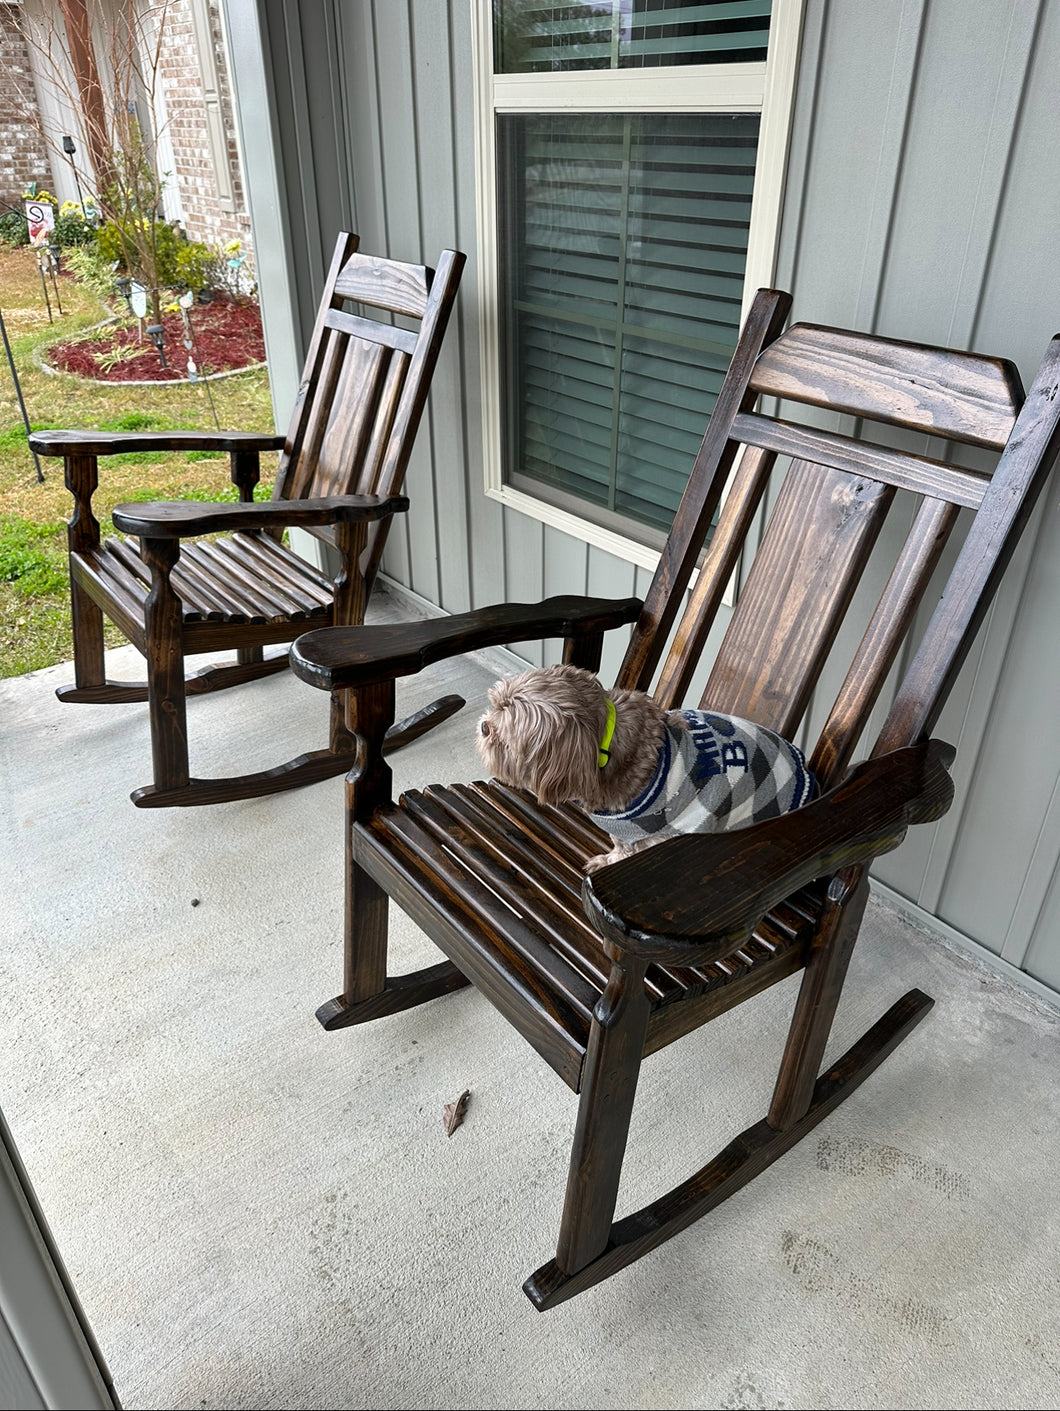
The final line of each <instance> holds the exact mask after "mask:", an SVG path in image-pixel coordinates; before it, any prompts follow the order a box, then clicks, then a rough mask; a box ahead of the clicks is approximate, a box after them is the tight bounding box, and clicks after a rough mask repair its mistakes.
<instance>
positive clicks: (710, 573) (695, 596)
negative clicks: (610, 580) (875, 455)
mask: <svg viewBox="0 0 1060 1411" xmlns="http://www.w3.org/2000/svg"><path fill="white" fill-rule="evenodd" d="M775 461H776V455H775V453H774V452H772V451H766V450H761V449H759V448H758V447H756V446H749V447H748V448H747V450H746V451H745V452H744V454H743V457H742V458H741V461H740V464H739V467H738V469H737V471H736V473H735V475H734V476H733V481H732V488H731V489H730V491H729V494H728V496H727V498H726V500H725V504H724V506H723V508H722V511H721V514H720V515H719V516H718V524H717V528H716V529H715V530H714V533H713V534H712V535H711V539H710V544H709V545H708V547H707V552H706V556H705V557H704V560H703V565H702V567H701V569H700V572H699V578H698V580H697V581H696V586H695V588H694V589H693V590H692V593H691V595H690V597H689V601H688V606H687V608H686V609H685V611H684V613H683V614H682V616H681V621H680V623H679V624H678V628H677V631H676V632H675V634H674V637H673V640H672V642H671V643H670V650H669V651H668V652H667V654H666V660H665V661H664V662H663V667H662V671H661V672H660V674H659V680H658V682H657V683H656V686H655V689H654V690H653V691H652V695H653V696H654V697H655V699H656V700H657V701H658V702H659V704H660V705H661V706H662V708H663V710H672V709H673V708H674V707H675V706H678V705H680V704H681V702H682V701H683V700H684V699H685V695H686V694H687V691H688V687H689V682H690V681H691V679H692V676H693V674H694V672H695V670H696V665H697V663H698V661H699V658H700V656H701V654H702V652H703V648H704V646H705V645H706V641H707V634H708V633H709V632H710V629H711V627H712V626H713V623H714V619H715V617H716V616H717V612H718V608H719V607H720V606H721V602H722V598H723V596H724V594H725V591H726V588H727V587H728V585H729V580H730V579H731V578H732V575H733V573H734V571H735V569H736V567H737V564H738V563H739V559H740V553H741V551H742V549H743V544H744V539H745V538H746V536H747V531H748V530H749V529H750V527H751V522H752V520H753V519H754V516H755V514H756V513H757V511H758V506H759V504H760V503H761V500H762V495H763V493H764V491H765V488H766V486H767V485H768V484H769V476H770V473H771V471H772V469H773V465H774V463H775Z"/></svg>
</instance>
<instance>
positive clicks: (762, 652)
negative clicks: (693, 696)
mask: <svg viewBox="0 0 1060 1411" xmlns="http://www.w3.org/2000/svg"><path fill="white" fill-rule="evenodd" d="M893 497H894V491H893V490H892V489H891V488H890V487H889V486H886V485H879V484H877V482H876V481H874V480H868V479H861V478H858V479H855V478H853V477H851V476H849V475H845V474H843V473H842V472H841V471H834V470H822V469H821V468H820V467H818V466H813V465H809V464H807V463H806V462H803V461H795V462H793V463H792V466H791V469H790V470H789V471H788V474H787V478H786V479H785V481H784V486H783V488H782V490H781V492H780V494H779V496H778V497H777V502H776V505H775V507H774V509H773V513H772V515H771V516H770V521H769V526H768V528H767V529H766V532H765V534H764V535H763V538H762V542H761V544H760V546H759V548H758V551H757V553H756V554H755V557H754V563H753V564H752V566H751V569H750V572H749V573H748V574H747V577H746V580H745V582H744V585H743V589H742V591H741V593H740V597H739V601H738V602H737V604H736V609H735V611H734V613H733V615H732V619H731V621H730V623H729V628H728V631H727V632H726V634H725V638H724V640H723V642H722V644H721V647H720V648H719V650H718V654H717V656H716V657H715V659H714V665H713V667H712V668H711V672H710V676H709V677H708V678H707V684H706V686H705V688H704V690H703V695H702V697H701V700H700V705H701V706H702V707H703V709H705V710H721V711H727V712H728V713H729V714H730V715H737V716H740V717H742V718H746V719H748V720H754V721H756V722H757V723H758V724H759V725H765V726H767V727H768V728H769V729H770V730H775V731H776V732H777V734H778V735H783V736H784V737H785V738H787V737H789V736H791V735H792V734H794V732H795V729H796V727H797V726H798V723H799V721H800V720H801V719H802V716H803V714H804V712H805V710H806V706H807V704H808V702H809V699H810V695H811V693H812V691H813V688H814V686H815V685H816V683H817V680H818V677H819V676H820V673H821V670H822V668H823V666H824V663H825V661H826V660H827V658H828V653H829V651H830V650H831V647H832V643H833V642H834V641H835V637H836V633H837V632H838V631H839V627H840V624H841V623H842V621H843V619H844V617H845V615H846V611H847V608H848V607H849V605H850V602H851V599H852V598H853V595H854V590H855V588H856V587H857V583H858V580H859V578H860V575H861V573H862V571H863V570H864V567H865V564H866V563H867V562H868V558H869V554H870V553H871V552H872V548H873V545H874V544H875V542H876V539H877V537H878V535H879V532H880V530H881V528H882V527H883V522H884V518H885V516H886V514H887V511H888V509H889V508H890V505H891V501H892V499H893Z"/></svg>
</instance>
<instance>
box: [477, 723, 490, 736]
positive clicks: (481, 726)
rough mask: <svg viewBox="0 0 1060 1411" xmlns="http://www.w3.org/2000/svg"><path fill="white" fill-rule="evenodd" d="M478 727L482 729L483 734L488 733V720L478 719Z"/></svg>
mask: <svg viewBox="0 0 1060 1411" xmlns="http://www.w3.org/2000/svg"><path fill="white" fill-rule="evenodd" d="M478 728H479V729H480V730H481V731H482V733H483V735H488V734H489V732H490V723H489V721H488V720H480V721H479V727H478Z"/></svg>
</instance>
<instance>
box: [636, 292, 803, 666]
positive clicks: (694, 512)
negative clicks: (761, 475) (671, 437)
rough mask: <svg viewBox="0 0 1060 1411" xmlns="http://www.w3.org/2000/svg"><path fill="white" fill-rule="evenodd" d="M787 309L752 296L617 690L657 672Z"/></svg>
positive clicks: (766, 295) (787, 304)
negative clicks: (759, 363)
mask: <svg viewBox="0 0 1060 1411" xmlns="http://www.w3.org/2000/svg"><path fill="white" fill-rule="evenodd" d="M790 309H791V296H790V294H785V293H783V292H782V291H781V290H779V289H760V290H759V291H758V293H757V295H756V296H755V300H754V303H753V304H752V305H751V310H750V312H749V313H748V315H747V321H746V323H745V324H744V329H743V333H742V334H741V336H740V341H739V343H738V344H737V346H736V351H735V353H734V354H733V358H732V362H731V363H730V364H729V370H728V372H727V373H726V374H725V380H724V382H723V383H722V385H721V391H720V392H719V393H718V400H717V402H716V404H715V407H714V411H713V413H712V415H711V418H710V422H709V423H708V425H707V430H706V433H705V435H704V437H703V443H702V445H701V446H700V448H699V452H698V454H697V455H696V459H695V463H694V465H693V466H692V473H691V475H690V476H689V478H688V485H687V487H686V489H685V493H684V494H683V495H682V497H681V503H680V504H679V505H678V507H677V513H676V514H675V515H674V522H673V526H672V528H671V530H670V534H669V536H668V538H667V540H666V544H665V546H664V548H663V552H662V557H661V558H660V560H659V566H658V568H657V569H656V571H655V576H654V578H653V579H652V583H651V587H650V588H649V589H648V594H647V597H646V598H645V600H644V608H643V611H642V612H641V615H640V617H639V619H638V620H637V623H636V625H635V626H634V628H633V634H632V636H631V638H630V643H629V647H628V648H627V650H626V654H625V657H624V658H623V661H622V666H621V668H620V669H619V675H618V683H617V684H618V685H619V686H623V687H625V688H627V689H637V690H647V689H648V686H649V684H650V682H651V679H652V677H653V676H654V674H655V669H656V667H657V666H658V665H659V661H660V658H661V657H662V653H663V649H664V647H665V644H666V640H667V637H668V636H669V634H670V629H671V627H672V626H673V624H674V621H675V620H676V617H677V614H678V610H679V608H680V605H681V600H682V598H683V596H684V593H685V589H686V588H687V587H688V584H689V582H690V580H691V577H692V573H693V570H694V569H695V567H696V562H697V560H698V558H699V555H700V553H701V552H702V549H703V543H704V540H705V539H706V536H707V534H708V533H709V531H710V526H711V523H712V521H713V519H714V516H715V514H716V513H717V511H718V506H719V505H720V503H721V498H722V494H723V492H724V489H725V481H726V479H727V477H728V475H729V472H730V470H731V469H732V466H733V462H734V461H735V459H736V453H737V451H738V450H739V447H738V445H737V443H736V442H735V441H733V440H732V439H731V430H732V420H733V417H735V416H736V414H737V413H738V412H740V411H749V410H750V409H751V407H752V406H753V404H754V401H755V395H754V393H753V392H751V391H750V389H749V384H750V380H751V374H752V372H753V371H754V363H755V359H756V358H757V357H758V355H759V353H760V352H761V351H762V349H763V348H764V347H766V346H767V345H768V344H769V343H771V342H772V341H773V339H775V338H776V337H777V336H778V334H779V333H780V330H781V329H782V328H783V327H784V320H785V319H786V318H787V316H788V312H789V310H790Z"/></svg>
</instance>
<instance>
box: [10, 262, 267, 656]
mask: <svg viewBox="0 0 1060 1411" xmlns="http://www.w3.org/2000/svg"><path fill="white" fill-rule="evenodd" d="M59 290H60V296H61V299H62V306H63V314H62V317H59V315H58V314H57V313H56V314H55V321H54V323H49V322H48V313H47V310H46V308H45V303H44V295H43V293H42V291H41V283H40V275H39V273H38V271H37V262H36V256H35V255H34V254H33V253H32V252H31V251H30V250H28V249H25V248H23V249H16V250H10V249H7V248H5V247H3V246H0V311H2V313H3V316H4V323H5V326H6V328H7V334H8V338H9V339H10V341H11V346H12V352H13V354H14V358H15V366H16V368H17V370H18V376H19V381H20V383H21V384H22V395H23V397H24V399H25V403H26V410H27V412H28V414H29V419H30V425H31V426H32V427H33V429H34V430H35V431H40V430H45V429H48V428H60V429H64V428H65V429H72V430H79V431H80V430H87V429H89V428H92V429H98V430H102V431H136V430H147V431H166V430H173V429H181V430H188V431H199V430H201V431H209V430H212V429H213V427H214V424H215V423H214V418H213V412H212V410H211V405H210V400H209V398H210V396H211V395H212V398H213V403H214V406H215V407H216V411H217V417H218V420H219V421H220V423H221V426H222V427H223V428H224V429H225V430H232V431H272V430H273V417H272V404H271V402H270V400H269V382H268V374H267V372H266V371H265V369H264V368H262V369H259V370H257V371H253V372H246V373H241V374H239V375H237V376H235V377H229V378H223V379H221V380H220V381H218V382H211V383H210V384H209V393H208V392H207V388H206V386H205V385H204V384H201V383H200V384H198V385H192V384H189V383H178V384H176V385H173V384H168V385H167V384H164V383H157V384H152V385H149V386H126V387H123V386H121V385H120V384H116V383H110V384H108V383H103V382H92V381H87V380H84V379H81V378H74V377H69V376H67V375H65V374H62V375H57V376H55V375H49V374H48V373H46V372H45V371H44V370H43V368H42V366H41V360H42V355H43V356H45V357H46V353H47V348H48V346H49V344H51V343H53V342H58V341H61V340H62V339H65V338H69V337H70V336H71V335H72V334H74V333H77V332H79V331H81V330H83V329H86V328H89V327H91V326H92V325H93V324H96V323H98V322H99V321H100V319H101V318H103V317H104V316H105V311H104V310H102V309H101V308H100V306H99V303H98V302H97V300H96V298H95V296H94V295H92V294H91V293H89V292H88V290H86V289H85V288H84V287H83V286H81V285H78V284H76V283H75V282H74V281H73V280H71V279H65V278H63V279H60V282H59ZM52 302H53V306H54V295H53V296H52ZM53 312H54V308H53ZM41 468H42V470H43V471H44V476H45V480H44V484H43V485H41V484H39V483H38V482H37V474H36V468H35V466H34V463H33V456H32V454H31V453H30V450H29V446H28V445H27V443H26V432H25V428H24V426H23V422H22V415H21V412H20V411H19V406H18V401H17V398H16V396H15V389H14V385H13V383H12V380H11V374H10V370H9V368H8V366H7V360H6V358H3V357H2V356H0V676H18V675H21V674H22V673H23V672H25V671H35V670H37V669H38V668H40V667H43V666H51V665H53V664H54V663H55V662H60V661H68V660H70V659H71V658H72V657H73V643H72V640H71V635H70V603H69V590H68V587H67V572H66V524H65V522H66V520H67V519H68V518H69V515H70V506H71V501H70V495H69V493H68V491H67V490H66V487H65V486H64V484H63V463H62V460H61V459H51V458H44V457H42V458H41ZM273 471H274V465H273V463H272V458H271V457H268V456H266V457H263V458H262V480H263V482H264V483H263V485H262V486H261V487H259V491H260V493H261V494H263V495H264V496H267V495H268V493H269V491H270V490H271V488H272V478H273ZM215 498H224V499H229V498H230V499H235V498H236V495H235V491H234V489H233V487H232V485H231V482H230V481H229V478H228V458H227V456H225V455H223V454H219V455H212V454H204V453H201V452H191V453H189V454H185V455H174V454H172V453H169V452H166V453H157V454H156V453H153V452H135V453H132V454H128V455H120V456H108V457H106V458H101V459H100V463H99V489H98V490H97V491H96V495H95V498H94V499H93V506H94V508H95V513H96V518H97V519H98V520H99V522H100V527H101V529H102V532H103V534H104V535H107V534H110V533H112V532H113V528H112V525H111V523H110V511H111V510H112V509H113V507H114V506H115V505H117V504H121V503H123V502H124V501H127V500H156V499H157V500H177V499H215ZM124 641H125V639H124V637H122V635H121V634H120V633H119V632H117V631H115V630H114V629H113V628H111V627H110V626H109V625H108V636H107V644H108V645H109V646H118V645H120V644H122V643H123V642H124Z"/></svg>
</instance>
